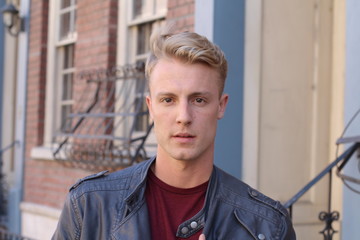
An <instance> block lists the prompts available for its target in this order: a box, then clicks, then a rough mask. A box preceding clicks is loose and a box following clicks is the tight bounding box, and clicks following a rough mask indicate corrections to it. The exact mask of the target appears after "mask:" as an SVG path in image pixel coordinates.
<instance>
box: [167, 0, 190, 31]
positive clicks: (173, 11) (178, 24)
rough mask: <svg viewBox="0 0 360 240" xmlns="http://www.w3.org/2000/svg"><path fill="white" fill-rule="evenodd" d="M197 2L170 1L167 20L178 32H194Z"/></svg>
mask: <svg viewBox="0 0 360 240" xmlns="http://www.w3.org/2000/svg"><path fill="white" fill-rule="evenodd" d="M194 13H195V0H168V12H167V16H166V20H167V22H168V23H169V24H174V27H175V29H177V31H179V32H182V31H194Z"/></svg>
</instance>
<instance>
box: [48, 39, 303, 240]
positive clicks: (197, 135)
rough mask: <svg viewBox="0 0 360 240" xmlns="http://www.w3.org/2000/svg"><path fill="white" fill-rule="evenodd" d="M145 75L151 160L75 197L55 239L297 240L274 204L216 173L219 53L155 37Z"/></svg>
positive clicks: (75, 191) (198, 42)
mask: <svg viewBox="0 0 360 240" xmlns="http://www.w3.org/2000/svg"><path fill="white" fill-rule="evenodd" d="M146 75H147V78H148V81H149V91H150V95H149V96H148V97H147V99H146V103H147V105H148V108H149V112H150V116H151V118H152V119H153V121H154V132H155V135H156V138H157V142H158V147H157V155H156V156H155V157H153V158H152V159H150V160H148V161H145V162H143V163H140V164H138V165H136V166H133V167H130V168H127V169H125V170H121V171H118V172H115V173H112V174H108V175H107V174H105V173H102V174H98V175H94V176H93V177H90V178H89V177H88V178H87V179H86V181H82V183H81V184H77V185H76V187H73V188H72V190H71V191H70V193H69V196H68V198H67V201H66V203H65V206H64V210H63V213H62V216H61V218H60V221H59V224H58V228H57V230H56V232H55V234H54V237H53V238H54V239H121V240H125V239H131V240H133V239H142V240H143V239H153V240H157V239H161V240H162V239H190V240H199V239H200V240H201V239H202V240H204V239H205V238H206V239H207V240H209V239H224V240H230V239H260V240H261V239H286V240H293V239H296V238H295V233H294V230H293V227H292V224H291V221H290V219H289V217H288V214H287V211H286V210H285V209H284V208H283V207H282V206H281V204H280V203H279V202H276V201H274V200H272V199H270V198H268V197H266V196H264V195H263V194H261V193H259V192H258V191H256V190H254V189H252V188H251V187H249V186H248V185H246V184H245V183H243V182H241V181H239V180H238V179H236V178H234V177H232V176H230V175H228V174H227V173H225V172H223V171H222V170H220V169H219V168H217V167H216V166H214V144H215V135H216V128H217V121H218V120H219V119H221V118H222V117H223V116H224V113H225V109H226V105H227V103H228V98H229V97H228V95H227V94H224V93H223V90H224V85H225V79H226V75H227V61H226V59H225V57H224V54H223V52H222V51H221V49H220V48H219V47H217V46H216V45H215V44H213V43H211V42H210V41H208V40H207V39H206V38H205V37H203V36H200V35H198V34H196V33H190V32H184V33H176V34H173V33H167V32H166V33H160V32H156V33H155V34H153V36H152V38H151V54H150V56H149V58H148V61H147V64H146ZM223 161H226V159H223Z"/></svg>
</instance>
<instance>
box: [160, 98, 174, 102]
mask: <svg viewBox="0 0 360 240" xmlns="http://www.w3.org/2000/svg"><path fill="white" fill-rule="evenodd" d="M162 101H163V102H165V103H171V102H172V99H171V98H164V99H163V100H162Z"/></svg>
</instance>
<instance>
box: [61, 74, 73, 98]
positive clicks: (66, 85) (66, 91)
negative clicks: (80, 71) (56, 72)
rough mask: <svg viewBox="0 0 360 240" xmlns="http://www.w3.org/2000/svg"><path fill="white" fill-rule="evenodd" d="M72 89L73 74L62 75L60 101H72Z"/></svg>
mask: <svg viewBox="0 0 360 240" xmlns="http://www.w3.org/2000/svg"><path fill="white" fill-rule="evenodd" d="M72 88H73V74H72V73H68V74H64V76H63V88H62V89H63V92H62V100H71V99H72Z"/></svg>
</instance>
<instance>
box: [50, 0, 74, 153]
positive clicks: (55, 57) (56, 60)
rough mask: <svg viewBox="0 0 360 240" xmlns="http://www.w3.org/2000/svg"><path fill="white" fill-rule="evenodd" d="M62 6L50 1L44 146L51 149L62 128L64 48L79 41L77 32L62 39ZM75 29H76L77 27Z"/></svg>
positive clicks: (72, 7) (55, 1)
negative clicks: (56, 132) (56, 135)
mask: <svg viewBox="0 0 360 240" xmlns="http://www.w3.org/2000/svg"><path fill="white" fill-rule="evenodd" d="M71 2H72V3H74V2H76V0H71ZM60 4H61V1H57V0H50V2H49V25H48V52H47V65H46V69H47V74H46V97H45V98H46V99H45V105H46V106H45V131H44V146H45V147H50V148H51V147H53V145H54V143H53V138H54V134H55V131H56V130H58V129H60V127H61V126H60V124H61V104H60V103H61V97H62V96H61V95H62V90H63V89H62V78H61V77H62V73H63V71H64V70H63V63H64V47H65V46H67V45H71V44H74V48H76V41H77V33H76V32H73V33H72V34H69V35H68V38H65V39H60V28H61V26H60V15H61V11H62V10H61V9H60V7H61V6H60ZM70 8H71V9H72V10H74V11H77V5H75V6H71V7H70ZM75 15H76V13H75ZM73 20H74V21H75V22H74V25H76V18H73ZM74 28H75V29H76V27H74ZM74 56H75V55H74ZM74 58H75V57H74ZM74 60H75V59H74ZM65 71H71V72H73V73H74V74H75V72H76V69H75V67H73V68H71V69H67V70H65ZM55 145H56V144H55Z"/></svg>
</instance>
